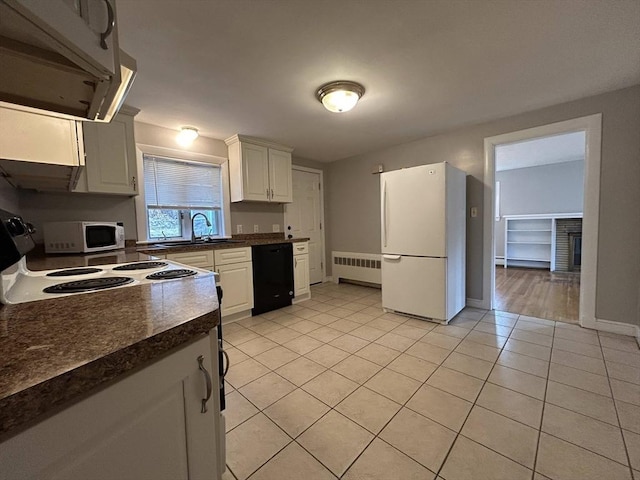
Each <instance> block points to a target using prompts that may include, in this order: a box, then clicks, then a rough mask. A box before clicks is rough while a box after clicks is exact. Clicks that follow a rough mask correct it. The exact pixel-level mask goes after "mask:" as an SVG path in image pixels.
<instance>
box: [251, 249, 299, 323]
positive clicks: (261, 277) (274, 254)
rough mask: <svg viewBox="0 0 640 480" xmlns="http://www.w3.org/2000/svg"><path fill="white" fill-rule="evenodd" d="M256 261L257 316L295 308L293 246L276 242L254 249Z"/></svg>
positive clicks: (254, 298)
mask: <svg viewBox="0 0 640 480" xmlns="http://www.w3.org/2000/svg"><path fill="white" fill-rule="evenodd" d="M251 260H252V262H253V309H251V313H252V314H253V315H260V314H261V313H265V312H269V311H271V310H276V309H278V308H282V307H286V306H287V305H291V299H292V298H293V246H292V245H291V244H290V243H272V244H269V245H254V246H252V247H251Z"/></svg>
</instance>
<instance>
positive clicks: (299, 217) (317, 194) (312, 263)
mask: <svg viewBox="0 0 640 480" xmlns="http://www.w3.org/2000/svg"><path fill="white" fill-rule="evenodd" d="M292 168H293V171H292V176H293V180H292V183H293V202H292V203H287V204H286V205H285V207H284V228H285V235H286V236H287V238H309V283H310V284H312V285H313V284H315V283H321V282H323V281H324V278H325V274H324V271H325V269H324V268H325V258H324V255H325V254H324V199H323V194H322V192H323V191H324V190H323V175H322V170H316V169H313V168H306V167H299V166H297V165H293V167H292Z"/></svg>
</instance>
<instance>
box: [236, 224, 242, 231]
mask: <svg viewBox="0 0 640 480" xmlns="http://www.w3.org/2000/svg"><path fill="white" fill-rule="evenodd" d="M236 233H242V225H236Z"/></svg>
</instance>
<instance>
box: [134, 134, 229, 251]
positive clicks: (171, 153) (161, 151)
mask: <svg viewBox="0 0 640 480" xmlns="http://www.w3.org/2000/svg"><path fill="white" fill-rule="evenodd" d="M144 154H148V155H158V156H161V157H169V158H175V159H176V160H186V161H189V162H200V163H209V164H212V165H220V170H221V172H220V173H221V175H222V222H223V223H224V236H225V237H230V236H231V234H232V233H233V232H232V231H231V209H230V205H231V198H230V192H229V161H228V160H227V159H226V158H225V157H218V156H216V155H207V154H204V153H196V152H188V151H186V150H179V149H175V148H167V147H158V146H155V145H147V144H144V143H137V144H136V164H137V165H136V166H137V175H138V179H140V182H139V184H138V195H137V196H136V197H134V205H135V209H136V230H137V236H138V243H143V242H147V241H148V238H149V237H148V235H147V233H148V232H147V212H146V205H145V202H144V199H145V196H144V174H143V172H144V166H143V155H144Z"/></svg>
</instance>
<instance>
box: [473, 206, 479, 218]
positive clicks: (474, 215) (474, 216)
mask: <svg viewBox="0 0 640 480" xmlns="http://www.w3.org/2000/svg"><path fill="white" fill-rule="evenodd" d="M477 216H478V207H471V218H476V217H477Z"/></svg>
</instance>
